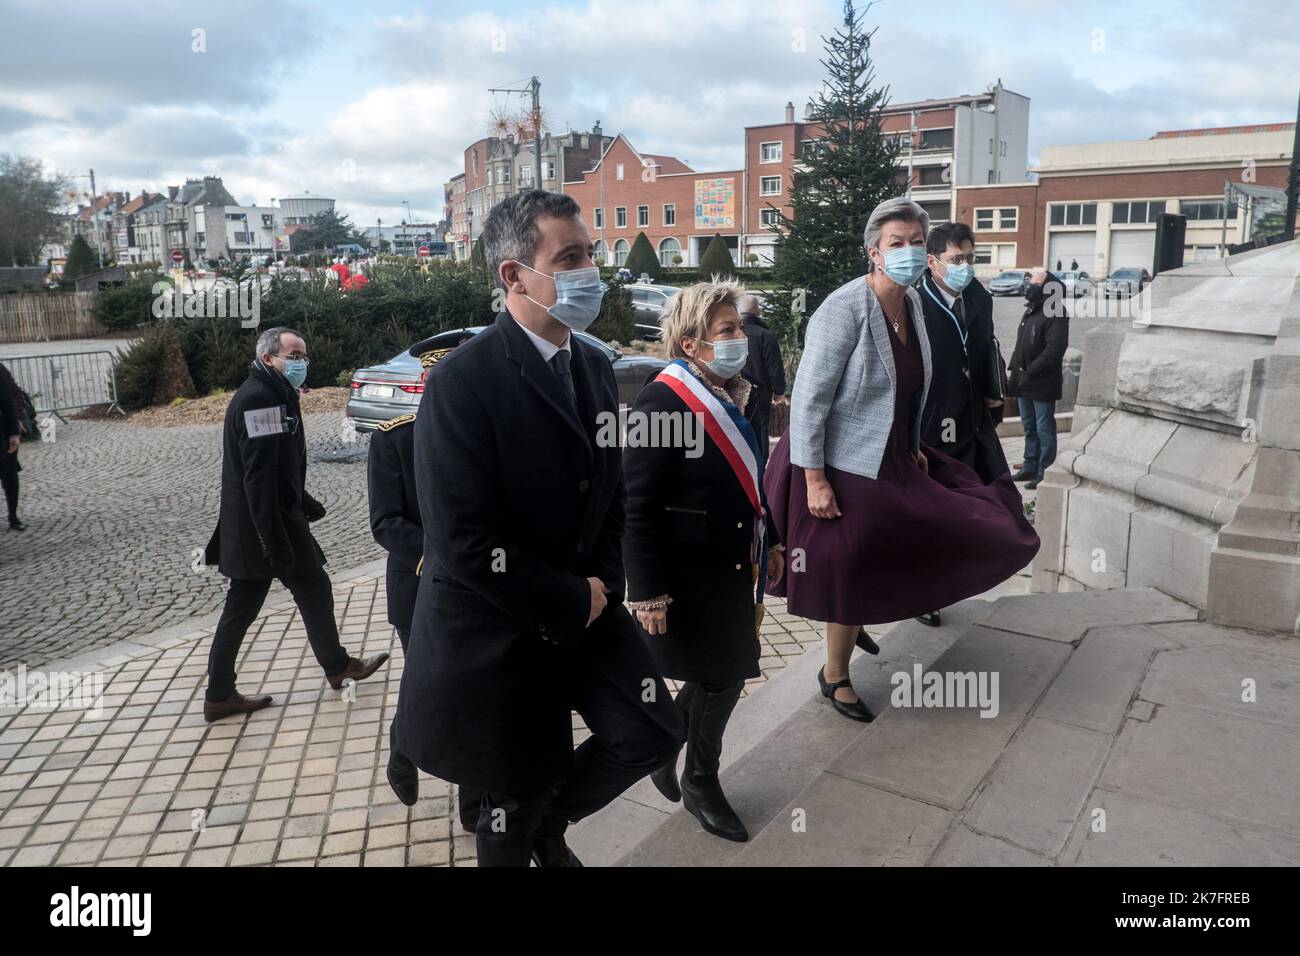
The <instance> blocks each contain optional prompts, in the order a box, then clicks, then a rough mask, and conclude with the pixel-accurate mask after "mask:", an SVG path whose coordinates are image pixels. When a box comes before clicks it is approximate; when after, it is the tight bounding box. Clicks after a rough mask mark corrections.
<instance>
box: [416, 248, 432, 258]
mask: <svg viewBox="0 0 1300 956" xmlns="http://www.w3.org/2000/svg"><path fill="white" fill-rule="evenodd" d="M416 251H417V252H419V253H420V258H421V259H427V258H429V247H428V246H421V247H420V248H419V249H417V250H416Z"/></svg>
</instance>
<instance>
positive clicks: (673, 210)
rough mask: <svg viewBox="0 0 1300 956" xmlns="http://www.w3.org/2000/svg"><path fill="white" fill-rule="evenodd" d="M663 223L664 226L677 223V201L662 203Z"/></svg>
mask: <svg viewBox="0 0 1300 956" xmlns="http://www.w3.org/2000/svg"><path fill="white" fill-rule="evenodd" d="M664 225H665V226H675V225H677V203H674V202H666V203H664Z"/></svg>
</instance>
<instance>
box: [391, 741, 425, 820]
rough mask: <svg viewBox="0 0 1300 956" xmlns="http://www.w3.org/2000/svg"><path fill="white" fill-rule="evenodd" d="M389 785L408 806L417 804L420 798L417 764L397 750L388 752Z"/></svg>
mask: <svg viewBox="0 0 1300 956" xmlns="http://www.w3.org/2000/svg"><path fill="white" fill-rule="evenodd" d="M388 785H389V786H390V787H392V788H393V793H395V794H397V799H398V800H401V801H402V802H403V803H404V804H406V805H407V806H408V807H413V806H415V802H416V801H417V800H419V799H420V778H419V777H418V776H417V775H416V772H415V764H413V763H411V761H410V760H408V759H407V758H406V757H405V756H403V755H402V754H400V753H398V752H397V751H396V750H390V751H389V752H388Z"/></svg>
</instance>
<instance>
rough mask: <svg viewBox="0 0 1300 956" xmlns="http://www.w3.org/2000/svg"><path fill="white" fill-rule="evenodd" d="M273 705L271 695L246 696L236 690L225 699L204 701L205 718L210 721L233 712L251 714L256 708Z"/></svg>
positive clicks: (228, 715)
mask: <svg viewBox="0 0 1300 956" xmlns="http://www.w3.org/2000/svg"><path fill="white" fill-rule="evenodd" d="M270 706H271V698H270V697H245V696H244V695H243V694H241V693H240V692H239V691H235V692H234V693H233V694H231V695H230V696H229V697H227V698H226V699H225V700H205V701H204V702H203V719H204V720H206V721H207V722H208V723H212V722H213V721H214V720H220V719H221V718H222V717H230V716H231V715H232V714H251V713H252V712H253V711H255V710H261V709H262V708H263V707H270Z"/></svg>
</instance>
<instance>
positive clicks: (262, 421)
mask: <svg viewBox="0 0 1300 956" xmlns="http://www.w3.org/2000/svg"><path fill="white" fill-rule="evenodd" d="M284 413H285V407H284V406H283V405H274V406H272V407H271V408H250V409H249V410H248V411H246V412H244V428H245V429H246V430H247V432H248V437H249V438H265V437H266V436H267V435H284V434H286V433H287V432H288V431H289V427H288V424H287V423H286V422H285V416H284Z"/></svg>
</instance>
